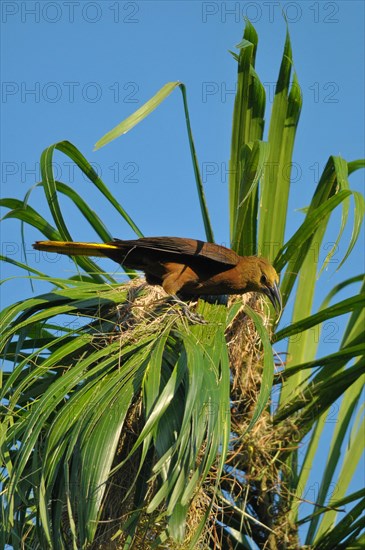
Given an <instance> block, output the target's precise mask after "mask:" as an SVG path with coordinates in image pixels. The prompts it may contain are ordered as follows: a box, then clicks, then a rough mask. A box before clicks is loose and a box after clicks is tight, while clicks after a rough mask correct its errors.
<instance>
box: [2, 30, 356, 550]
mask: <svg viewBox="0 0 365 550" xmlns="http://www.w3.org/2000/svg"><path fill="white" fill-rule="evenodd" d="M257 44H258V37H257V34H256V31H255V29H254V28H253V26H252V25H251V24H250V23H249V22H247V23H246V27H245V31H244V35H243V39H242V41H241V43H240V44H239V45H238V52H237V54H236V53H234V54H233V56H234V58H235V60H236V61H237V67H238V73H237V74H238V77H237V78H238V85H237V94H236V98H235V105H234V113H233V129H232V145H231V158H230V180H229V197H230V236H231V245H232V248H234V249H235V250H236V251H237V252H238V253H240V254H257V253H258V252H260V251H261V250H262V249H263V248H264V247H265V255H266V256H267V257H268V258H269V259H270V260H271V261H272V262H273V263H274V265H275V267H276V269H277V270H278V271H279V272H281V292H282V295H283V301H284V304H286V303H287V302H288V300H289V298H290V299H291V302H292V303H293V304H294V305H293V309H292V312H291V321H290V323H288V324H287V325H286V326H283V327H281V326H280V324H277V323H275V319H274V318H273V315H272V311H270V309H269V306H268V305H267V304H266V302H265V301H264V300H263V299H262V298H260V297H258V296H256V295H253V294H252V295H245V296H244V297H243V298H242V297H234V298H233V299H231V300H230V301H229V303H228V305H227V306H225V305H219V304H210V303H207V302H204V301H202V300H199V301H198V302H197V303H196V304H194V305H193V306H194V307H196V310H197V311H198V312H199V314H200V315H202V316H203V317H204V318H205V320H206V321H207V323H206V324H199V323H198V324H192V323H189V322H188V321H187V320H186V318H184V316H183V315H181V310H180V309H179V308H178V307H176V306H174V305H171V304H168V303H167V302H166V300H165V298H164V295H163V294H164V293H163V291H161V290H158V289H156V288H155V287H149V286H147V285H146V284H144V282H143V281H142V280H141V279H140V278H137V277H136V274H135V273H132V272H129V273H128V275H129V277H130V278H131V280H130V282H128V283H125V284H123V285H120V284H118V283H117V282H116V281H115V280H114V279H113V277H112V276H111V275H110V274H108V273H107V272H105V271H104V270H103V269H102V268H101V267H100V266H99V265H98V264H96V263H94V262H93V261H92V260H89V259H87V258H83V257H79V258H75V260H74V261H75V263H76V265H77V266H78V267H79V268H80V269H79V270H78V273H77V275H75V276H73V277H71V278H70V279H65V278H61V277H50V276H48V275H46V274H45V273H42V272H40V271H38V270H36V269H34V268H33V267H32V266H28V265H23V264H21V263H19V262H15V261H14V260H11V259H10V258H4V260H5V261H8V262H11V263H13V264H15V265H16V266H17V267H18V268H20V269H25V270H26V271H27V272H28V274H29V277H30V278H31V279H33V280H41V281H43V282H48V283H49V284H51V285H52V286H53V288H52V290H50V291H49V292H47V293H45V294H42V295H39V296H35V297H31V298H28V299H26V300H24V301H22V302H19V303H16V304H13V305H11V306H10V307H7V308H6V309H5V310H4V311H3V313H2V325H3V329H2V337H1V344H2V353H3V357H4V359H5V361H6V362H5V365H6V368H5V369H4V372H3V385H2V425H1V426H2V430H1V442H2V446H1V456H2V460H3V470H2V526H3V528H2V542H3V544H4V545H5V544H9V545H11V546H12V547H13V548H55V549H62V548H74V549H78V548H157V547H159V548H190V547H193V546H196V547H198V548H217V549H218V548H236V549H240V548H256V547H259V548H270V549H276V548H277V549H279V548H280V549H281V548H288V549H295V548H298V547H304V546H306V547H308V546H309V547H313V548H319V549H327V548H328V549H333V548H336V549H342V548H360V547H361V546H362V545H363V544H364V541H365V537H364V534H363V529H364V523H365V520H364V516H363V515H362V514H363V511H364V507H365V491H364V490H363V489H360V488H359V489H358V490H356V491H354V492H351V491H349V487H350V483H351V481H352V480H353V478H354V476H355V475H356V469H357V466H358V464H359V460H360V457H361V453H362V448H361V445H358V444H357V443H356V438H357V436H358V435H359V434H361V433H363V429H364V420H363V419H362V416H361V415H362V408H361V407H360V396H361V391H362V388H363V383H364V374H363V372H364V344H363V340H362V328H363V325H364V310H363V307H362V306H363V303H364V285H363V275H362V274H359V275H356V276H354V277H352V278H350V279H347V280H344V281H343V282H342V283H341V284H339V285H337V286H335V287H334V288H333V289H332V290H331V291H330V292H329V293H328V295H327V296H326V297H325V299H324V300H323V303H322V305H321V306H320V308H319V309H318V310H316V311H314V305H313V297H314V291H315V288H316V283H317V277H318V270H317V262H314V261H313V254H312V252H313V250H312V248H313V245H314V244H315V243H316V244H317V245H320V243H321V242H322V241H323V238H324V235H325V231H326V228H327V225H328V222H329V220H330V218H331V216H332V213H333V212H334V210H335V209H336V207H339V206H341V207H342V225H341V227H340V230H339V235H338V238H337V241H336V243H335V245H334V248H333V249H332V250H331V251H330V252H329V253H328V255H327V257H326V259H325V261H324V265H323V266H322V270H323V267H324V266H325V265H326V264H327V263H328V261H329V260H330V258H331V255H332V254H333V251H334V250H335V247H336V246H337V244H338V242H340V240H341V239H342V233H343V231H344V228H345V226H346V225H347V224H348V214H349V208H350V199H351V198H352V199H353V200H354V204H355V207H354V222H353V230H352V236H351V241H350V244H349V246H348V249H347V252H346V254H345V255H344V257H343V260H342V262H341V265H342V264H343V262H344V261H345V260H346V259H347V257H348V256H349V255H350V253H351V251H352V249H353V247H354V245H355V243H356V241H357V238H358V235H359V232H360V228H361V223H362V219H363V214H364V208H365V203H364V199H363V197H362V196H361V195H360V194H359V193H356V192H354V191H351V189H350V186H349V183H348V176H349V175H350V174H351V173H352V172H354V171H355V170H358V169H359V168H362V167H363V166H364V161H352V162H347V161H345V160H344V159H342V158H341V157H334V156H331V157H330V158H329V159H328V162H327V164H326V167H325V169H324V171H323V174H322V176H321V178H320V180H319V183H318V185H317V188H316V189H315V192H314V194H313V198H312V200H311V203H310V205H309V206H308V207H307V208H306V209H305V211H304V219H303V222H302V224H301V225H300V227H299V229H298V230H297V231H296V232H295V233H294V234H293V235H292V236H291V237H290V238H289V239H288V240H285V229H286V227H287V218H288V214H289V212H288V197H289V192H290V170H288V167H290V166H291V162H292V152H293V146H294V140H295V134H296V129H297V125H298V121H299V116H300V111H301V105H302V97H301V91H300V87H299V83H298V80H297V76H296V74H295V73H294V74H293V62H292V51H291V44H290V38H289V34H287V36H286V40H285V46H284V52H283V57H282V62H281V67H280V71H279V77H278V81H277V86H276V93H275V99H274V103H273V107H272V113H271V119H270V125H269V130H268V136H267V139H266V140H265V139H264V111H265V91H264V87H263V85H262V83H261V81H260V79H259V77H258V75H257V73H256V71H255V56H256V50H257ZM176 88H179V89H180V91H181V92H182V99H183V107H184V111H185V115H186V123H187V131H188V138H189V144H190V149H191V156H192V162H193V166H194V171H195V176H196V184H197V190H198V196H199V202H200V206H201V212H202V217H203V220H204V225H205V231H206V238H207V240H209V241H213V231H212V227H211V223H210V219H209V214H208V209H207V206H206V201H205V197H204V191H203V186H202V182H201V178H200V173H199V164H198V160H197V156H196V152H195V147H194V142H193V136H192V131H191V126H190V118H189V112H188V104H187V97H186V90H185V87H184V85H183V84H182V83H180V82H174V83H169V84H166V85H165V86H164V87H163V88H162V89H161V90H160V91H159V92H158V93H157V94H156V95H155V96H154V97H153V98H152V99H151V100H149V101H148V102H147V103H146V104H145V105H144V106H143V107H141V108H140V109H139V110H138V111H136V112H135V113H134V114H133V115H131V116H130V117H128V119H126V120H125V121H123V122H122V123H121V124H120V125H118V126H117V127H116V128H114V129H113V130H112V131H111V132H109V133H108V134H107V135H106V136H104V138H102V139H101V140H100V142H98V144H97V147H101V146H103V145H105V144H107V143H108V142H109V141H111V140H112V139H115V138H116V137H118V136H119V135H121V134H122V133H125V132H126V131H128V130H129V129H131V128H132V127H133V126H134V125H135V124H137V123H138V122H139V121H140V120H141V119H142V118H144V117H145V116H147V115H148V114H149V113H150V112H151V111H152V110H154V109H155V108H156V107H157V106H158V105H159V103H161V101H163V100H164V99H165V98H166V97H167V96H168V95H169V94H170V93H171V92H172V91H173V90H174V89H176ZM57 150H58V151H61V152H62V153H64V154H65V155H67V156H68V157H69V158H70V159H71V160H72V161H73V162H74V163H75V164H76V165H77V166H78V167H79V168H80V170H82V172H83V173H84V174H86V176H87V177H88V178H89V181H90V182H91V184H93V185H95V186H96V188H97V189H98V190H99V192H100V193H101V195H103V196H104V197H105V198H106V199H107V200H108V201H109V202H110V203H111V205H112V206H113V207H114V209H115V210H116V213H117V214H119V215H120V216H122V218H123V219H124V220H126V221H127V222H128V223H129V225H130V226H131V227H132V228H133V230H134V231H135V233H136V234H137V235H138V236H141V235H142V233H141V231H140V230H139V228H138V227H137V226H136V224H135V223H134V222H133V221H132V220H131V218H130V217H129V216H128V214H127V212H126V211H125V210H124V209H123V208H122V206H121V205H120V204H119V203H118V201H117V200H116V199H115V197H114V196H113V195H112V193H111V192H110V191H109V189H108V188H107V187H106V186H105V184H104V183H103V181H102V180H101V178H100V177H99V176H98V175H97V174H96V172H95V171H94V170H93V168H92V167H91V165H90V164H89V162H88V161H87V160H86V158H85V157H84V156H83V155H82V154H81V152H80V151H79V150H78V149H77V148H76V147H75V146H74V145H72V144H71V143H69V142H65V141H64V142H60V143H56V144H55V145H52V146H50V147H48V148H47V149H46V150H45V151H44V152H43V154H42V157H41V171H42V181H41V182H40V183H39V186H40V187H41V188H42V189H43V191H44V193H45V196H46V199H47V202H48V207H49V213H50V215H51V218H52V219H53V222H52V223H51V222H49V221H47V220H46V219H45V218H44V217H42V215H41V214H39V213H38V212H37V211H36V210H35V209H34V208H32V206H31V205H30V192H29V193H28V194H27V195H26V197H25V199H24V200H23V201H21V200H18V199H13V198H9V199H8V198H5V199H3V200H2V201H1V204H2V206H4V207H6V208H8V209H9V211H8V213H7V214H6V216H5V218H15V219H17V220H20V221H21V223H22V225H24V224H25V225H31V226H33V227H35V228H37V229H38V230H39V231H40V232H41V233H42V234H43V235H44V236H45V237H46V238H47V239H52V240H71V236H70V234H69V231H68V229H67V225H66V223H65V221H64V218H63V214H62V210H61V208H60V204H59V196H60V195H65V196H67V197H68V198H69V199H70V200H71V201H72V202H73V203H74V205H75V206H76V207H77V208H78V209H79V211H80V215H81V216H83V217H84V218H85V220H87V221H88V222H89V223H90V225H91V227H92V228H93V229H94V230H95V231H96V232H97V234H98V235H99V237H100V239H101V240H102V241H110V240H111V238H112V237H111V235H110V234H109V232H108V229H107V228H106V226H105V225H104V223H103V222H102V221H101V219H100V218H99V217H98V216H97V215H96V213H95V212H94V211H93V210H92V209H91V208H90V206H89V205H88V204H87V202H85V200H84V199H83V198H82V197H81V196H80V195H79V194H78V193H77V192H76V191H75V190H74V189H72V188H71V187H70V186H68V185H67V184H65V183H63V182H60V181H56V180H55V178H54V174H53V169H52V160H53V156H54V154H55V152H56V151H57ZM301 206H303V205H301ZM52 224H53V225H52ZM359 285H362V287H361V290H360V292H358V287H359ZM347 287H349V288H354V289H356V291H354V293H353V296H351V297H349V298H346V299H342V300H340V301H338V298H337V294H338V293H339V291H340V290H342V289H343V288H347ZM193 306H192V307H193ZM346 314H348V315H347V317H348V320H347V325H346V327H345V329H344V331H343V334H342V339H341V342H340V345H339V348H338V350H337V351H336V352H335V353H331V354H330V355H326V356H318V349H317V348H318V339H313V337H312V334H313V330H316V331H318V333H320V331H321V327H322V326H323V323H324V321H327V320H330V319H334V318H336V317H338V316H342V315H346ZM75 320H77V324H76V327H75V325H74V324H73V321H75ZM273 346H274V347H273ZM284 367H285V368H284ZM274 396H275V397H276V396H279V398H278V401H277V402H276V403H275V402H274V401H275V400H274ZM333 406H336V407H337V408H338V412H337V420H338V421H337V423H336V424H326V419H328V418H329V415H330V414H331V410H332V409H331V408H332V407H333ZM323 435H326V439H327V440H328V438H330V444H329V450H328V458H327V460H326V463H325V464H324V466H323V475H322V481H321V484H320V487H319V488H318V491H317V494H316V495H315V499H314V500H313V499H312V501H310V499H308V498H306V497H305V495H306V487H307V486H308V480H309V472H310V471H311V469H312V468H313V467H314V466H315V465H316V464H318V460H320V458H319V457H322V455H321V446H322V445H323ZM300 448H303V449H304V450H305V456H304V458H303V459H301V458H300V454H299V449H300ZM341 452H343V453H344V456H343V459H342V461H341V462H340V461H339V457H340V453H341ZM322 460H323V458H322ZM333 484H336V493H335V495H334V498H332V497H331V494H332V493H331V492H332V490H333ZM302 502H306V503H307V504H306V513H303V512H302V508H301V507H300V505H301V503H302Z"/></svg>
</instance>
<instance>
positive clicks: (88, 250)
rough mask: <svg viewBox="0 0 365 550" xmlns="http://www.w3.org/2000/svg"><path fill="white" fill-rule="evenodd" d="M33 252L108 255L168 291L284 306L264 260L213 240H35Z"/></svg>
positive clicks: (275, 277)
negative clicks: (259, 297) (256, 296)
mask: <svg viewBox="0 0 365 550" xmlns="http://www.w3.org/2000/svg"><path fill="white" fill-rule="evenodd" d="M33 247H34V248H35V249H36V250H40V251H45V252H55V253H59V254H65V255H67V256H99V257H107V258H110V259H111V260H114V261H115V262H117V263H119V264H121V265H122V266H123V267H126V268H131V269H136V270H140V271H143V272H144V274H145V277H146V281H147V283H148V284H150V285H160V286H162V288H163V289H164V290H165V292H166V293H167V294H170V295H172V296H177V295H180V296H183V297H184V298H185V297H186V298H188V299H189V298H196V297H200V296H202V297H204V296H222V295H232V294H244V293H246V292H259V293H261V294H264V295H265V296H267V297H268V298H269V300H270V301H271V303H272V305H273V306H274V308H275V310H276V312H277V313H280V312H281V310H282V300H281V295H280V290H279V276H278V274H277V272H276V271H275V269H274V267H273V266H272V265H271V264H270V262H269V261H268V260H266V259H265V258H262V257H259V256H240V255H238V254H237V253H236V252H235V251H234V250H232V249H230V248H226V247H225V246H221V245H218V244H215V243H211V242H204V241H201V240H196V239H189V238H182V237H141V238H139V239H131V240H121V239H114V240H113V241H111V242H107V243H86V242H71V241H37V242H35V243H34V244H33Z"/></svg>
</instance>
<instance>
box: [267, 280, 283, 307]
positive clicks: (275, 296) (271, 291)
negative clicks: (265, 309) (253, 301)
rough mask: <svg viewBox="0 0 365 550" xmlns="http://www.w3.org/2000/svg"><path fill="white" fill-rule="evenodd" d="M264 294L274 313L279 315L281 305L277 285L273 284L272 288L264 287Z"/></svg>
mask: <svg viewBox="0 0 365 550" xmlns="http://www.w3.org/2000/svg"><path fill="white" fill-rule="evenodd" d="M264 293H265V294H266V296H268V297H269V298H270V302H271V303H272V305H273V306H274V308H275V311H276V313H278V314H280V313H281V310H282V308H283V304H282V300H281V294H280V290H279V287H278V285H277V284H276V283H274V284H273V286H268V287H266V288H265V290H264Z"/></svg>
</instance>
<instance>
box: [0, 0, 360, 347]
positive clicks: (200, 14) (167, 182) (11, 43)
mask: <svg viewBox="0 0 365 550" xmlns="http://www.w3.org/2000/svg"><path fill="white" fill-rule="evenodd" d="M281 8H283V9H284V11H285V13H286V17H287V19H288V22H289V28H290V33H291V39H292V45H293V54H294V62H295V69H296V71H297V74H298V78H299V82H300V85H301V87H302V91H303V95H304V104H303V111H302V116H301V121H300V125H299V130H298V134H297V141H296V147H295V151H294V162H295V172H294V175H295V178H294V182H293V185H292V196H291V200H290V214H289V215H290V223H289V227H288V235H290V234H292V232H293V231H294V230H295V229H296V228H297V227H298V225H299V223H300V222H301V220H302V219H303V215H302V213H300V212H299V211H298V209H300V208H302V207H305V206H306V205H307V204H308V203H309V201H310V198H311V196H312V194H313V191H314V189H315V185H316V183H317V181H318V177H319V175H320V173H321V171H322V169H323V167H324V165H325V163H326V161H327V159H328V156H329V155H331V154H334V155H342V156H343V157H344V158H345V159H346V160H354V159H357V158H360V157H363V156H364V118H365V117H364V68H363V52H364V2H363V1H362V0H359V1H346V2H343V1H341V2H322V1H320V2H318V1H308V2H307V1H300V2H283V3H279V2H276V1H268V2H233V1H232V2H230V1H226V2H217V1H211V2H199V1H183V2H182V1H181V2H180V1H174V2H167V1H126V2H118V1H115V0H113V1H108V0H105V1H96V2H93V1H90V2H89V1H80V2H66V1H56V2H55V1H53V2H48V1H43V2H33V1H28V2H25V1H18V2H15V1H5V0H3V1H2V2H1V10H2V13H1V21H2V37H1V41H2V53H1V55H2V81H3V83H2V104H1V108H2V150H1V153H2V181H1V187H2V196H4V197H9V196H10V197H14V196H16V197H19V198H22V197H23V196H24V195H25V193H26V191H27V190H28V189H29V187H30V186H32V185H34V184H35V183H36V182H37V181H39V157H40V154H41V152H42V151H43V149H44V148H45V147H47V146H48V145H50V144H52V143H55V142H57V141H60V140H63V139H67V140H70V141H71V142H73V143H74V144H75V145H76V146H77V147H78V148H79V149H80V150H81V151H82V152H83V153H84V155H85V156H86V157H87V158H88V159H89V161H92V162H94V163H95V164H96V167H97V169H98V171H99V172H100V173H101V175H102V177H103V179H104V181H105V183H106V184H107V185H108V186H110V188H111V190H112V192H113V193H114V195H115V196H116V197H117V198H118V199H119V201H120V203H121V204H122V205H123V207H124V208H125V209H126V210H127V211H128V213H129V214H130V215H131V217H132V218H133V219H134V221H135V222H136V223H137V225H138V226H139V227H140V228H141V230H142V231H143V233H144V234H145V235H176V236H189V237H197V238H203V239H204V237H205V235H204V229H203V224H202V220H201V216H200V212H199V208H198V202H197V200H196V189H195V182H194V175H193V170H192V165H191V160H190V153H189V148H188V141H187V137H186V129H185V123H184V116H183V109H182V102H181V94H180V92H179V91H176V92H174V93H173V94H172V95H171V96H170V97H169V98H168V100H167V101H166V102H164V103H163V104H162V105H161V106H160V107H159V108H158V110H156V111H155V112H154V113H153V114H152V116H150V117H149V118H148V119H146V120H145V121H143V122H142V123H141V124H140V125H139V126H137V127H135V128H134V129H133V130H132V131H131V132H130V133H129V134H127V135H126V136H123V137H121V138H119V139H118V140H117V141H114V142H113V143H112V144H110V145H108V146H106V147H105V148H103V149H101V150H100V151H97V152H95V153H93V152H92V149H93V146H94V144H95V143H96V141H97V140H98V139H99V138H100V137H101V136H102V135H104V134H105V133H106V132H107V131H108V130H110V129H111V128H112V127H114V126H115V125H116V124H117V123H119V122H120V121H121V120H122V119H124V118H125V117H126V116H128V115H129V114H130V113H132V112H133V111H134V110H136V109H137V108H138V107H140V106H141V104H143V103H144V102H145V101H146V100H147V99H149V98H150V97H151V96H152V95H153V94H154V93H155V92H156V91H157V90H158V89H159V88H160V87H161V86H162V85H163V84H165V83H166V82H169V81H173V80H181V81H183V82H184V83H185V84H186V86H187V91H188V100H189V109H190V115H191V122H192V128H193V133H194V138H195V144H196V148H197V154H198V158H199V162H200V165H201V169H202V174H203V179H204V182H205V189H206V195H207V200H208V206H209V209H210V213H211V219H212V223H213V227H214V231H215V239H216V242H218V243H221V244H228V200H227V197H228V193H227V173H226V170H227V167H228V158H229V149H230V132H231V121H232V109H233V99H234V94H233V92H234V87H235V80H236V66H235V62H234V60H233V58H232V57H231V55H230V54H229V53H228V50H230V49H234V46H235V44H237V43H238V42H239V41H240V39H241V36H242V32H243V20H242V17H243V16H248V17H249V18H250V19H251V21H252V23H253V24H254V25H255V27H256V29H257V31H258V33H259V39H260V43H259V51H258V56H257V71H258V73H259V75H260V77H261V79H262V81H263V82H264V83H265V86H266V92H267V97H268V106H267V117H269V114H270V109H271V99H272V94H273V89H274V83H275V81H276V78H277V74H278V69H279V64H280V59H281V55H282V50H283V44H284V39H285V23H284V20H283V17H282V15H281ZM267 127H268V124H267V126H266V129H267ZM58 179H61V180H63V181H65V182H66V183H70V184H71V185H72V186H74V187H75V189H77V191H78V192H79V193H80V194H82V195H83V196H84V198H86V199H87V200H88V201H89V202H90V204H91V205H92V206H93V208H94V209H95V210H96V211H97V212H98V214H99V215H100V217H101V218H102V219H104V220H105V223H106V224H107V225H108V227H109V229H110V231H111V233H112V234H113V235H115V236H116V237H119V238H131V237H132V236H133V233H132V231H131V230H130V229H129V227H128V226H127V225H126V224H125V223H124V222H121V220H120V218H119V217H117V216H115V214H114V213H113V211H112V210H111V208H110V207H109V206H108V205H107V204H106V203H104V202H102V201H101V200H100V199H99V197H98V195H97V193H96V192H95V191H94V190H93V189H92V188H91V185H90V184H88V182H87V181H86V180H85V179H84V177H83V176H82V175H80V174H79V173H78V171H77V170H75V171H74V170H73V169H72V167H71V166H70V163H69V161H68V159H67V158H66V157H64V156H63V155H62V154H59V156H58ZM350 181H351V185H352V187H353V188H355V189H357V190H361V191H363V183H362V182H363V176H362V174H355V176H354V177H352V178H351V180H350ZM31 204H32V205H33V206H36V208H37V209H38V210H39V211H40V212H42V213H44V214H45V213H46V212H47V209H46V207H45V201H44V199H43V198H42V195H41V192H40V191H36V192H35V193H34V195H32V198H31ZM64 204H65V206H66V203H64ZM171 205H173V207H171ZM67 208H68V210H67V212H68V215H65V218H66V221H67V223H68V225H69V227H70V231H71V234H72V236H73V238H74V240H93V239H95V238H96V236H95V234H94V233H93V232H92V231H91V230H90V229H89V227H88V226H87V225H85V224H84V223H83V222H82V221H81V220H80V218H79V217H78V214H77V212H76V211H75V210H73V209H71V208H70V207H67V206H66V209H67ZM339 219H340V218H339V217H337V218H336V220H335V221H333V223H332V224H331V227H330V230H329V232H328V235H327V236H326V243H331V242H333V241H334V240H335V238H336V235H337V233H336V230H338V225H339ZM2 225H3V227H2V229H3V232H2V242H3V245H2V248H3V253H7V254H8V255H11V256H12V257H13V258H14V259H16V260H19V261H24V258H22V253H21V248H20V232H19V224H18V223H17V222H13V221H6V222H4V223H3V224H2ZM349 235H350V231H347V232H346V236H347V239H348V238H349ZM41 237H42V236H41V235H40V234H39V233H37V232H36V231H32V230H27V231H26V243H27V249H28V251H29V252H30V255H29V257H28V261H29V262H30V264H31V265H33V266H35V267H38V268H40V269H42V270H44V271H46V272H48V273H53V274H55V273H57V274H61V275H67V273H69V274H70V275H71V274H72V273H73V272H74V264H73V263H71V262H70V261H69V260H67V259H65V258H63V259H62V261H60V262H58V263H57V265H55V264H53V265H50V264H48V265H47V264H40V263H39V257H38V256H36V255H35V254H34V253H33V252H32V251H31V243H32V242H33V241H34V240H35V239H39V238H41ZM345 241H346V239H345ZM363 246H364V239H363V236H362V241H361V242H360V243H359V244H358V246H357V248H356V250H355V252H354V253H353V254H352V256H351V257H350V259H349V260H348V261H347V263H346V264H345V267H344V269H343V270H342V271H341V275H340V276H339V275H337V274H335V268H336V264H335V263H331V264H330V265H329V268H328V270H327V271H326V272H325V273H324V274H323V275H322V281H321V282H320V284H319V291H318V295H317V297H316V305H317V306H318V304H319V303H320V301H321V299H322V298H323V296H324V294H325V293H326V292H327V291H328V290H329V288H331V287H332V286H333V285H334V284H336V282H339V281H340V280H342V279H344V278H347V277H349V276H351V275H354V274H358V273H360V272H362V271H363V269H364V260H363ZM344 252H345V250H344V244H342V245H341V246H340V248H339V250H338V254H336V255H335V257H334V260H336V259H338V258H340V257H341V256H342V255H343V254H344ZM324 254H325V250H324V249H323V250H322V251H321V256H322V257H323V256H324ZM108 266H109V267H108V269H111V270H114V269H115V266H114V265H110V263H109V264H108ZM14 274H15V270H14V268H11V267H8V266H6V267H4V269H3V276H9V275H14ZM30 292H31V289H30V286H29V283H28V282H26V281H24V280H23V281H19V280H18V281H16V282H13V283H10V284H8V285H7V286H6V287H5V292H3V295H2V296H3V305H5V304H7V303H10V302H12V301H14V300H17V299H23V298H25V297H27V296H29V295H30ZM329 347H330V346H329V345H328V344H327V347H325V346H324V344H323V345H322V353H329V352H331V351H335V349H336V347H337V345H335V347H334V349H332V348H331V349H329Z"/></svg>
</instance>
